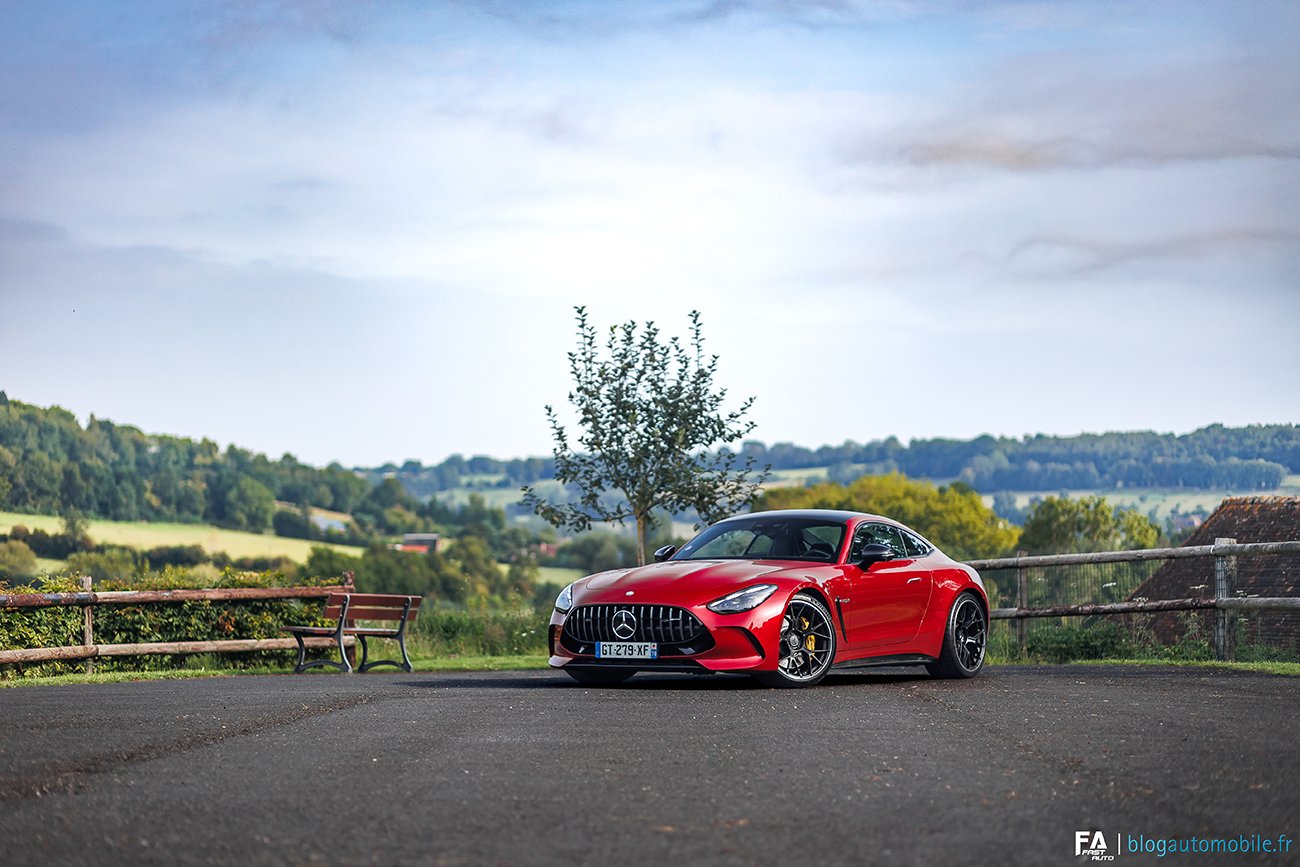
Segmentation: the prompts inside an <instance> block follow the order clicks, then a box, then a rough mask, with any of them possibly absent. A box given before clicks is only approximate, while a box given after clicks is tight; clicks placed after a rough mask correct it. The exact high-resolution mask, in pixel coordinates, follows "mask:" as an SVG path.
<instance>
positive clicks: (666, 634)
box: [549, 509, 989, 687]
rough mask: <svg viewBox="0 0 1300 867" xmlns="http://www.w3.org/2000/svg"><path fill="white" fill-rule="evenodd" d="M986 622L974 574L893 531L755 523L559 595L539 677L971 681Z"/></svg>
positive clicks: (784, 515)
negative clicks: (875, 671) (882, 668)
mask: <svg viewBox="0 0 1300 867" xmlns="http://www.w3.org/2000/svg"><path fill="white" fill-rule="evenodd" d="M988 622H989V603H988V597H987V595H986V594H985V592H984V584H983V582H982V581H981V580H980V577H979V574H978V573H977V572H976V571H975V570H974V569H972V568H971V567H969V566H966V565H964V564H962V563H958V562H956V561H955V560H953V559H951V558H950V557H948V556H947V555H946V554H944V553H943V552H942V551H940V550H939V549H938V548H936V547H935V546H934V545H932V544H931V543H930V542H928V541H926V539H925V538H924V537H923V536H921V534H920V533H917V532H915V531H914V530H911V529H909V528H908V527H905V526H903V525H902V524H900V523H898V522H897V521H893V520H890V519H889V518H882V517H880V516H878V515H865V514H861V513H858V512H838V511H825V510H816V509H813V510H802V511H774V512H755V513H751V514H748V515H740V516H737V517H734V518H728V519H726V520H724V521H719V522H718V523H716V524H713V525H712V526H710V527H708V528H706V529H705V530H703V531H702V532H701V533H700V534H699V535H698V536H696V537H695V538H694V539H692V540H691V541H690V542H688V543H686V544H685V545H683V546H682V547H681V549H680V550H678V549H676V548H674V547H672V546H667V547H664V548H660V549H659V550H658V551H656V552H655V562H654V563H651V564H648V565H646V566H639V567H635V568H632V569H615V570H613V571H610V572H601V573H599V574H597V575H590V576H588V577H586V578H583V579H581V580H579V581H575V582H573V583H572V584H570V585H569V586H567V587H565V588H564V590H563V591H561V592H560V595H559V597H558V598H557V599H556V600H555V611H554V613H553V614H552V616H551V622H550V630H549V639H550V653H551V658H550V664H551V666H552V667H554V668H561V669H563V670H564V671H566V672H568V673H569V674H570V675H572V676H573V678H574V679H575V680H577V681H578V682H580V683H584V684H589V685H612V684H616V683H620V682H622V681H624V680H626V679H627V678H629V677H631V676H632V675H633V674H635V673H636V672H638V671H660V672H664V671H672V672H693V673H697V674H706V673H716V672H737V673H743V674H748V675H751V676H753V677H754V678H756V679H758V680H759V681H760V682H762V683H764V684H767V685H769V686H776V687H801V686H812V685H813V684H815V683H817V682H819V681H820V680H821V679H822V678H823V677H825V676H826V673H827V672H829V671H831V670H835V669H844V668H854V667H859V666H868V665H925V666H926V668H927V669H928V670H929V671H930V673H931V674H932V675H935V676H938V677H952V678H960V677H974V676H975V675H976V674H978V673H979V671H980V669H981V668H982V667H983V665H984V651H985V647H986V645H987V641H988Z"/></svg>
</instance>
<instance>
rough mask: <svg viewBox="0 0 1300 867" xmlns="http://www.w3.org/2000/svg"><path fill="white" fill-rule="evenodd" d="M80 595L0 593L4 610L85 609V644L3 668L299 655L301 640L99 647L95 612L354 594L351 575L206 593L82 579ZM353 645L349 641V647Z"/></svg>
mask: <svg viewBox="0 0 1300 867" xmlns="http://www.w3.org/2000/svg"><path fill="white" fill-rule="evenodd" d="M81 581H82V585H81V586H82V590H81V592H74V593H0V610H8V609H14V608H16V609H23V608H48V607H52V606H60V605H77V606H80V607H81V608H82V609H83V612H84V614H83V627H82V641H81V644H77V645H71V646H68V647H31V648H19V649H13V650H0V664H5V663H23V662H27V663H30V662H49V661H52V660H72V659H84V660H86V668H87V671H89V670H90V667H91V665H92V662H91V660H93V659H95V658H96V657H103V656H143V655H150V654H183V653H237V652H248V651H255V650H296V649H297V647H298V643H297V641H296V640H295V639H294V638H292V637H289V636H286V637H284V638H245V639H222V640H218V641H158V642H150V643H141V644H96V643H95V631H94V630H95V616H94V609H95V607H96V606H99V605H141V604H157V603H165V602H243V601H251V600H257V601H262V600H267V599H324V598H325V597H326V596H328V595H329V594H330V593H336V592H339V591H344V592H352V591H353V590H354V589H355V588H354V587H353V585H352V580H351V575H350V574H349V575H347V576H345V577H344V583H343V584H339V585H333V586H327V587H218V588H208V589H202V590H110V591H103V592H96V591H95V590H92V589H91V583H90V578H89V577H83V578H82V579H81ZM304 640H305V642H306V644H307V646H308V647H319V648H330V647H334V646H335V644H334V639H333V638H328V637H325V638H307V639H304ZM346 643H350V642H346Z"/></svg>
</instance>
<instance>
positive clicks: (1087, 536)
mask: <svg viewBox="0 0 1300 867" xmlns="http://www.w3.org/2000/svg"><path fill="white" fill-rule="evenodd" d="M1159 538H1160V528H1159V527H1157V526H1156V525H1155V524H1153V523H1152V522H1151V520H1150V519H1149V518H1147V517H1146V516H1145V515H1142V514H1141V513H1140V512H1135V511H1133V510H1131V509H1120V508H1116V507H1112V506H1111V504H1110V503H1108V502H1107V501H1106V498H1105V497H1081V498H1079V499H1077V500H1075V499H1070V498H1069V497H1047V498H1045V499H1043V500H1040V501H1039V502H1037V503H1035V504H1034V505H1033V506H1032V507H1031V508H1030V510H1029V517H1028V518H1026V519H1025V526H1024V532H1023V533H1022V534H1021V536H1020V547H1021V548H1022V549H1024V550H1025V551H1028V552H1029V553H1030V554H1076V553H1080V552H1084V551H1129V550H1134V549H1138V548H1151V547H1154V546H1155V544H1156V542H1157V540H1159Z"/></svg>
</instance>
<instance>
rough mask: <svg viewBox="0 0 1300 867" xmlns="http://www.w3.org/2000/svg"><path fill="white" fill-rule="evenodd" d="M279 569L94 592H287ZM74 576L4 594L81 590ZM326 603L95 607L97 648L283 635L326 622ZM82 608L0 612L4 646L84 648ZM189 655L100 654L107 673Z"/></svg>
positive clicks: (36, 669) (44, 666) (159, 579)
mask: <svg viewBox="0 0 1300 867" xmlns="http://www.w3.org/2000/svg"><path fill="white" fill-rule="evenodd" d="M336 583H338V579H311V580H307V581H300V582H298V584H299V585H316V586H319V585H329V584H336ZM284 586H287V582H286V580H285V578H284V576H283V575H282V574H280V573H278V572H261V573H250V572H234V571H229V570H228V571H226V572H224V573H222V575H221V576H220V577H219V578H218V579H217V580H216V581H213V580H212V579H211V578H210V577H207V576H202V577H193V576H190V575H189V574H187V573H186V572H184V571H183V570H174V569H166V570H164V571H162V572H160V573H154V574H150V575H147V576H143V577H139V578H135V579H133V580H131V581H99V582H96V584H95V590H97V591H106V590H175V589H181V588H200V587H284ZM81 589H82V588H81V584H80V582H79V581H78V580H77V579H75V578H70V577H58V578H48V579H45V580H44V581H42V582H41V585H40V586H39V587H37V588H32V587H9V586H7V585H5V584H3V583H0V593H15V592H40V593H59V592H77V591H80V590H81ZM323 604H324V600H323V599H267V600H249V601H242V602H234V601H220V602H209V601H200V602H151V603H144V604H140V605H97V606H95V608H94V613H95V626H94V629H95V642H96V643H97V644H140V643H146V642H159V641H219V640H223V639H233V638H284V637H285V633H283V632H281V631H280V627H281V626H285V625H289V624H316V623H324V621H323V620H321V612H322V609H323ZM82 610H83V609H82V608H81V607H80V606H76V605H59V606H51V607H48V608H9V609H0V649H4V650H8V649H14V648H30V647H66V646H70V645H79V644H81V639H82ZM296 655H297V651H296V650H294V651H258V652H252V653H231V654H224V655H223V657H222V663H221V664H222V666H223V667H230V668H251V667H260V666H267V665H288V664H290V663H291V662H292V660H293V659H295V658H296ZM187 659H192V656H190V655H184V654H182V655H160V656H115V657H98V658H96V659H95V667H96V668H97V669H99V670H103V671H146V670H161V669H170V668H181V667H184V665H185V664H186V660H187ZM82 665H83V663H82V662H80V661H66V662H43V663H36V664H11V665H0V677H15V676H39V675H46V674H59V673H64V672H68V671H73V670H78V669H80V668H81V666H82Z"/></svg>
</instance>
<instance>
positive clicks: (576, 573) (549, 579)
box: [537, 566, 583, 587]
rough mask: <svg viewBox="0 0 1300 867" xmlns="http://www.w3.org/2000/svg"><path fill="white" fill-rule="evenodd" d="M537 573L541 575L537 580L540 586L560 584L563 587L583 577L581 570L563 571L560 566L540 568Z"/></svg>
mask: <svg viewBox="0 0 1300 867" xmlns="http://www.w3.org/2000/svg"><path fill="white" fill-rule="evenodd" d="M537 571H538V572H540V573H541V576H540V577H539V578H538V579H537V580H538V583H539V584H558V585H560V586H561V587H563V586H564V585H565V584H569V583H572V582H574V581H577V580H578V579H579V578H581V577H583V572H582V570H581V569H561V568H560V567H559V566H540V567H538V570H537Z"/></svg>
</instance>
